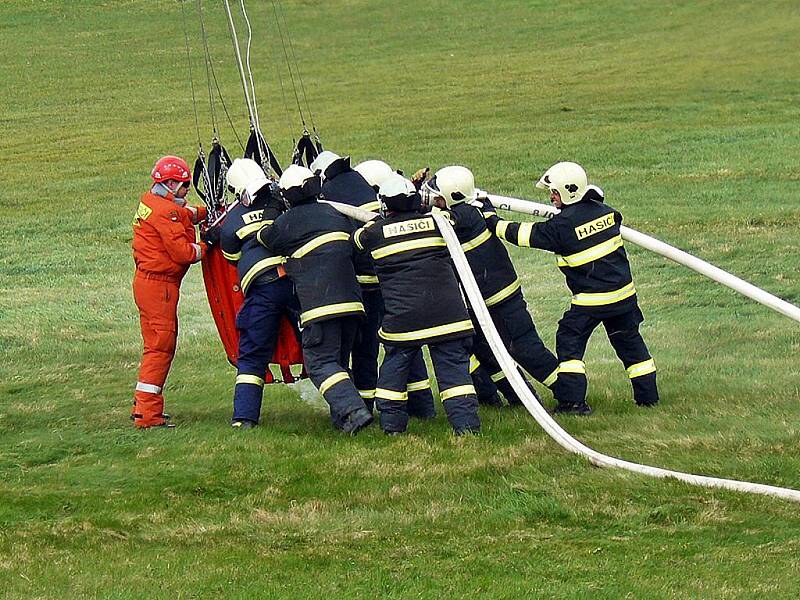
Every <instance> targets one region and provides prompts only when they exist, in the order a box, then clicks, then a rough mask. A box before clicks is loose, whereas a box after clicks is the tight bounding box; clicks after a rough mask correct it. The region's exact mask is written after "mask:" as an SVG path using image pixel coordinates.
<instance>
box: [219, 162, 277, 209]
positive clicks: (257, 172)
mask: <svg viewBox="0 0 800 600" xmlns="http://www.w3.org/2000/svg"><path fill="white" fill-rule="evenodd" d="M225 177H226V179H227V181H228V185H229V186H230V187H232V188H233V191H234V193H236V195H237V196H239V199H240V200H241V201H242V202H243V203H244V204H245V205H246V204H247V203H249V202H251V201H252V199H253V197H254V196H255V194H256V192H257V191H258V190H260V189H261V188H262V187H264V186H265V185H266V184H267V183H269V179H267V176H266V175H265V174H264V170H263V169H262V168H261V166H259V164H258V163H257V162H256V161H254V160H252V159H250V158H237V159H235V160H234V161H233V164H232V165H231V166H230V168H229V169H228V173H227V174H226V176H225Z"/></svg>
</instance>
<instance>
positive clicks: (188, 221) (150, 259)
mask: <svg viewBox="0 0 800 600" xmlns="http://www.w3.org/2000/svg"><path fill="white" fill-rule="evenodd" d="M194 208H195V209H196V213H195V212H193V211H192V210H191V209H189V208H186V207H182V206H178V205H177V204H175V203H174V202H173V201H172V200H168V199H167V198H162V197H161V196H158V195H156V194H153V193H151V192H147V193H145V194H144V195H143V196H142V198H141V200H140V201H139V207H138V208H137V209H136V215H135V217H134V219H133V244H132V246H133V260H134V262H135V263H136V268H137V269H138V270H140V271H144V272H145V273H155V274H158V275H163V276H165V278H169V279H171V280H174V281H180V280H181V279H182V278H183V276H184V275H185V274H186V271H187V270H188V269H189V265H190V264H192V263H194V262H197V261H199V260H200V259H201V258H202V257H203V254H205V251H206V245H205V244H204V243H202V242H197V241H196V239H197V238H196V235H195V230H194V224H195V223H197V222H199V221H202V220H203V219H205V218H206V209H205V208H203V207H201V206H197V207H194Z"/></svg>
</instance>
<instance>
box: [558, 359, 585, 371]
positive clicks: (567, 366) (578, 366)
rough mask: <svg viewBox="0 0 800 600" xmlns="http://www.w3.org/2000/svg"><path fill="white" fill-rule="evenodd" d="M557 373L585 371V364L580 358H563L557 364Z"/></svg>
mask: <svg viewBox="0 0 800 600" xmlns="http://www.w3.org/2000/svg"><path fill="white" fill-rule="evenodd" d="M558 372H559V373H586V365H585V364H584V362H583V361H582V360H565V361H564V362H562V363H561V364H560V365H558Z"/></svg>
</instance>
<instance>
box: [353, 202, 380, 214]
mask: <svg viewBox="0 0 800 600" xmlns="http://www.w3.org/2000/svg"><path fill="white" fill-rule="evenodd" d="M358 208H360V209H361V210H369V211H371V212H375V211H376V210H380V208H381V203H380V202H378V201H377V200H375V201H374V202H367V203H366V204H362V205H361V206H359V207H358Z"/></svg>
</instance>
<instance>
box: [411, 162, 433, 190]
mask: <svg viewBox="0 0 800 600" xmlns="http://www.w3.org/2000/svg"><path fill="white" fill-rule="evenodd" d="M430 172H431V168H430V167H425V168H423V169H419V170H418V171H417V172H416V173H414V174H413V175H412V176H411V183H413V184H414V187H415V188H417V190H419V189H420V188H422V184H423V183H425V180H426V179H427V178H428V173H430Z"/></svg>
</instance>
